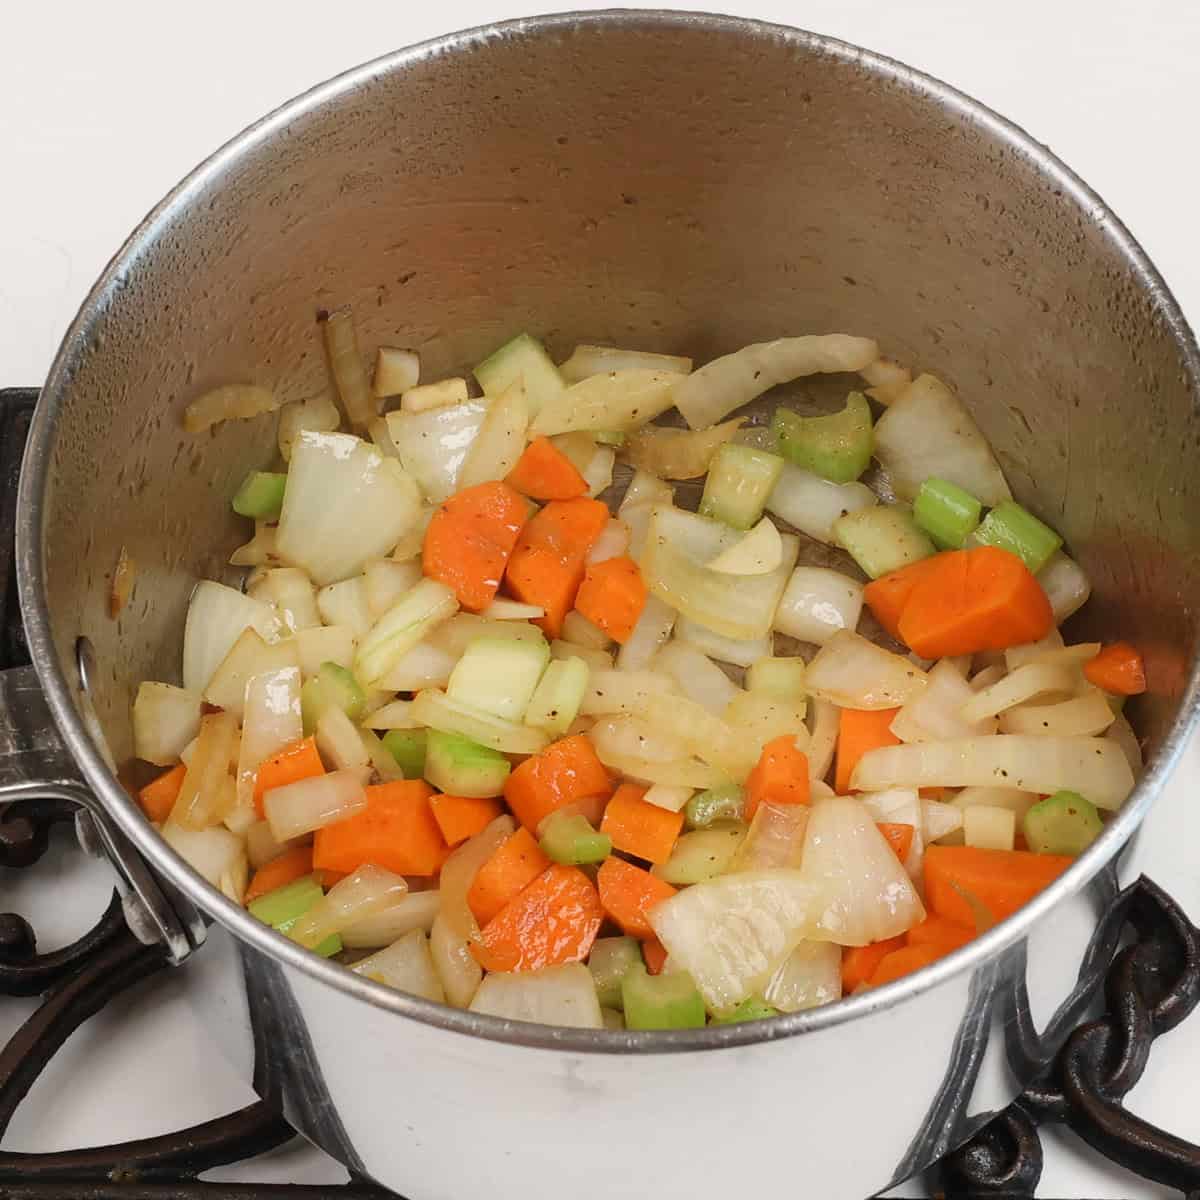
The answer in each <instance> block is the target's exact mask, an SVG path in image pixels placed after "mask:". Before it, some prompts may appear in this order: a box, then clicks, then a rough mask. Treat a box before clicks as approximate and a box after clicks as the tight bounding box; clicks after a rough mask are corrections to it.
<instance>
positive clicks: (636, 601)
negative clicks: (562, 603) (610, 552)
mask: <svg viewBox="0 0 1200 1200" xmlns="http://www.w3.org/2000/svg"><path fill="white" fill-rule="evenodd" d="M647 594H648V593H647V591H646V584H645V582H644V581H643V579H642V572H641V571H640V570H639V569H638V565H637V563H635V562H634V561H633V559H632V558H629V557H627V556H625V555H620V556H619V557H617V558H606V559H605V560H604V561H603V562H598V563H591V564H590V565H589V566H588V567H587V569H586V570H585V571H584V574H583V582H582V583H581V584H580V585H579V591H578V593H577V594H576V596H575V607H576V608H577V609H578V610H579V611H580V612H581V613H583V615H584V616H585V617H587V619H588V620H589V621H591V622H592V623H593V624H594V625H599V626H600V628H601V629H603V630H604V632H605V633H607V634H608V636H609V637H610V638H612V640H613V641H614V642H620V643H622V644H624V643H625V642H627V641H629V639H630V637H631V636H632V634H633V627H634V626H635V625H636V624H637V623H638V618H639V617H640V616H641V615H642V609H643V608H645V607H646V596H647Z"/></svg>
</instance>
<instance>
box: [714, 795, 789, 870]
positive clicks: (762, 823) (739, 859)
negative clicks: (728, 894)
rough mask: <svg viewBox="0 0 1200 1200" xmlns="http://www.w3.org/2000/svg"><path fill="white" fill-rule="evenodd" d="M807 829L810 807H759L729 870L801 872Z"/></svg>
mask: <svg viewBox="0 0 1200 1200" xmlns="http://www.w3.org/2000/svg"><path fill="white" fill-rule="evenodd" d="M807 829H808V805H807V804H760V805H759V806H758V810H757V811H756V812H755V814H754V819H753V820H752V821H751V822H750V830H749V832H748V833H747V834H746V837H745V840H744V841H743V842H742V844H741V845H740V846H739V847H738V850H737V854H736V855H735V856H734V860H733V863H732V864H731V867H730V870H731V871H734V872H736V871H769V870H773V869H775V868H778V867H788V868H798V867H799V866H800V862H801V860H802V859H803V857H804V833H805V831H806V830H807Z"/></svg>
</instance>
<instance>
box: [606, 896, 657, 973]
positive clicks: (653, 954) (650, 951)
mask: <svg viewBox="0 0 1200 1200" xmlns="http://www.w3.org/2000/svg"><path fill="white" fill-rule="evenodd" d="M601 903H603V901H601ZM642 960H643V961H644V962H645V964H646V970H647V971H649V972H650V974H651V975H658V974H660V973H661V972H662V969H663V967H665V966H666V964H667V948H666V946H664V945H663V944H662V942H660V941H659V940H658V938H647V939H646V940H645V941H644V942H643V943H642Z"/></svg>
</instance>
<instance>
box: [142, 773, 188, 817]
mask: <svg viewBox="0 0 1200 1200" xmlns="http://www.w3.org/2000/svg"><path fill="white" fill-rule="evenodd" d="M186 774H187V767H185V766H184V765H183V763H180V764H179V765H178V766H175V767H172V768H171V769H170V770H169V771H164V772H163V773H162V774H161V775H159V776H157V778H155V779H152V780H151V781H150V782H149V783H148V784H146V786H145V787H144V788H142V789H141V790H140V791H139V792H138V803H139V804H140V805H141V806H142V812H144V813H145V814H146V816H147V817H148V818H149V819H150V820H151V821H155V822H158V823H160V824H161V823H162V822H163V821H165V820H166V819H167V818H168V817H169V816H170V815H171V809H173V808H174V807H175V801H176V800H177V799H178V798H179V790H180V788H182V787H183V777H184V776H185V775H186Z"/></svg>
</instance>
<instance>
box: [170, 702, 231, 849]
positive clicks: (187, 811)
mask: <svg viewBox="0 0 1200 1200" xmlns="http://www.w3.org/2000/svg"><path fill="white" fill-rule="evenodd" d="M237 736H238V729H237V718H236V717H235V716H234V715H233V713H227V712H215V713H207V714H206V715H205V716H203V717H201V718H200V732H199V733H198V734H197V735H196V745H195V748H194V749H193V751H192V754H191V759H190V761H189V762H188V765H187V771H186V773H185V774H184V777H183V785H182V786H181V787H180V789H179V795H178V796H177V797H176V800H175V806H174V807H173V808H172V809H171V816H170V818H169V823H170V824H172V825H178V826H180V827H181V828H183V829H191V830H195V829H206V828H208V827H209V826H211V825H216V824H217V822H218V821H220V820H221V818H222V817H224V815H225V814H226V812H228V811H229V809H230V808H232V807H233V804H234V803H235V802H236V800H237V791H236V788H235V787H234V784H233V776H232V775H231V774H230V771H231V768H232V767H233V762H234V756H235V754H236V745H237Z"/></svg>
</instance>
